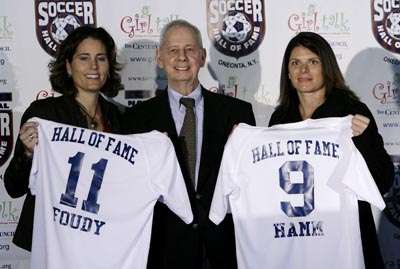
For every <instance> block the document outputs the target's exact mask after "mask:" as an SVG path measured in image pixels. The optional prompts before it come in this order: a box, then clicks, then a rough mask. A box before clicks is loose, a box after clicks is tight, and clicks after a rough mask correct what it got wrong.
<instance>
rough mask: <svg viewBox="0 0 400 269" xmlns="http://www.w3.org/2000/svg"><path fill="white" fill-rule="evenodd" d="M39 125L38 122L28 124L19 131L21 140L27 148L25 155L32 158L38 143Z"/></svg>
mask: <svg viewBox="0 0 400 269" xmlns="http://www.w3.org/2000/svg"><path fill="white" fill-rule="evenodd" d="M37 127H38V123H37V122H26V123H24V124H23V125H22V126H21V129H20V130H19V139H20V140H21V142H22V144H23V145H24V148H25V155H26V156H28V157H31V156H32V154H33V148H34V147H35V145H36V144H37V142H38V129H37Z"/></svg>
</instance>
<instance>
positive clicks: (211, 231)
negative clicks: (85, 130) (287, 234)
mask: <svg viewBox="0 0 400 269" xmlns="http://www.w3.org/2000/svg"><path fill="white" fill-rule="evenodd" d="M202 95H203V98H204V121H203V143H202V149H201V158H200V168H199V175H198V183H197V191H195V190H194V188H193V186H192V184H191V182H190V179H189V173H188V170H187V167H186V166H185V162H184V159H183V154H182V150H181V146H180V143H181V142H180V140H179V137H178V134H177V132H176V127H175V123H174V120H173V117H172V113H171V109H170V105H169V99H168V91H167V90H164V91H160V92H159V94H158V95H157V96H156V97H154V98H152V99H150V100H148V101H145V102H143V103H140V104H138V105H136V106H134V107H133V108H132V109H131V110H130V111H128V112H127V113H126V117H125V121H124V126H127V127H128V128H127V129H126V131H127V133H135V132H147V131H151V130H158V131H160V132H166V133H168V136H169V137H170V139H171V140H172V142H173V144H174V147H175V151H176V154H177V158H178V161H179V164H180V166H181V169H182V173H183V175H184V178H185V183H186V188H187V191H188V194H189V198H190V202H191V206H192V210H193V214H194V221H193V223H192V224H190V225H186V224H185V223H184V222H183V221H182V220H180V219H179V218H178V217H177V216H176V215H175V214H174V213H172V212H171V211H170V210H169V209H168V208H167V207H166V206H164V205H163V204H161V203H157V204H156V206H155V211H154V220H153V229H152V238H151V244H150V252H149V260H148V267H147V268H154V269H162V268H166V269H172V268H173V269H179V268H182V269H189V268H190V269H196V268H200V266H201V264H202V260H204V255H206V257H207V258H208V260H209V262H210V263H211V265H212V266H213V268H215V269H223V268H227V269H228V268H229V269H233V268H236V267H237V265H236V253H235V238H234V231H233V221H232V217H231V216H227V217H226V218H225V220H224V221H223V222H222V223H221V224H220V225H218V226H216V225H215V224H213V223H212V222H211V221H210V220H209V219H208V214H209V209H210V205H211V200H212V197H213V193H214V188H215V183H216V180H217V175H218V170H219V166H220V163H221V159H222V154H223V150H224V145H225V143H226V141H227V139H228V136H229V134H230V132H231V131H232V128H233V126H234V125H235V124H238V123H240V122H244V123H247V124H251V125H255V119H254V115H253V110H252V107H251V104H249V103H247V102H244V101H241V100H238V99H235V98H232V97H228V96H224V95H220V94H215V93H212V92H210V91H207V90H206V89H204V88H202ZM204 250H205V251H204Z"/></svg>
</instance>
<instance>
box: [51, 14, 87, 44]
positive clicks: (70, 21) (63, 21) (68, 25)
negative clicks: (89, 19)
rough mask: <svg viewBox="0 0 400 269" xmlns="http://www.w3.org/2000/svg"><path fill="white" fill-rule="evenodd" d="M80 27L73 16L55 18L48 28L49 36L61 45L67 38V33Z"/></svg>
mask: <svg viewBox="0 0 400 269" xmlns="http://www.w3.org/2000/svg"><path fill="white" fill-rule="evenodd" d="M79 26H80V24H79V22H78V20H77V19H76V18H75V16H73V15H67V16H66V17H64V18H60V17H57V18H55V19H54V20H53V22H52V23H51V26H50V32H51V36H52V37H53V39H54V40H55V41H56V42H57V43H59V44H60V43H61V42H62V41H63V40H64V39H66V38H67V36H68V35H69V33H71V32H72V31H73V30H75V29H76V28H78V27H79Z"/></svg>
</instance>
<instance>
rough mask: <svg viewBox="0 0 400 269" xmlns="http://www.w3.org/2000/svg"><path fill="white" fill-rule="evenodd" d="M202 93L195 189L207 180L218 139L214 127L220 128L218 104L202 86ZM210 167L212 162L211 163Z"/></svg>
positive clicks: (199, 187) (199, 188)
mask: <svg viewBox="0 0 400 269" xmlns="http://www.w3.org/2000/svg"><path fill="white" fill-rule="evenodd" d="M202 94H203V98H204V117H203V142H202V147H201V156H200V167H199V177H198V182H197V191H199V190H201V188H202V187H203V186H204V185H205V183H206V182H207V179H208V178H210V177H209V172H210V161H211V162H212V159H213V155H212V154H213V152H214V151H213V150H212V147H216V146H217V144H218V141H216V136H215V133H216V129H219V128H221V126H218V121H217V119H216V118H217V117H218V115H219V113H218V110H219V106H218V103H217V102H214V101H215V100H214V98H213V96H211V95H210V93H209V92H208V91H207V90H206V89H204V88H203V87H202ZM211 167H212V164H211Z"/></svg>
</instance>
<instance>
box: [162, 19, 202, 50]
mask: <svg viewBox="0 0 400 269" xmlns="http://www.w3.org/2000/svg"><path fill="white" fill-rule="evenodd" d="M175 27H185V28H187V29H189V30H190V31H192V33H193V34H194V37H195V39H196V43H197V45H198V46H199V47H200V48H203V42H202V40H201V33H200V30H199V29H198V28H197V27H196V26H194V25H193V24H191V23H190V22H188V21H186V20H181V19H179V20H173V21H171V22H169V23H167V24H166V25H165V26H164V27H163V29H162V30H161V35H160V48H161V47H162V46H163V45H164V42H165V37H166V35H167V33H168V32H169V31H170V30H171V29H172V28H175Z"/></svg>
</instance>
